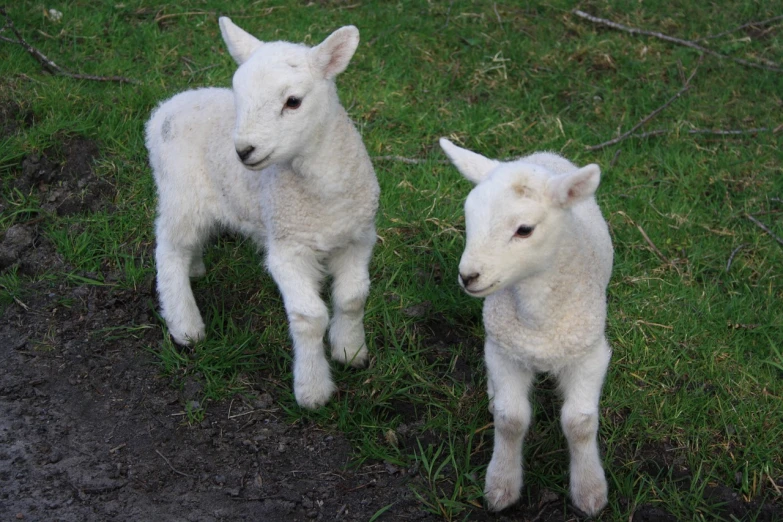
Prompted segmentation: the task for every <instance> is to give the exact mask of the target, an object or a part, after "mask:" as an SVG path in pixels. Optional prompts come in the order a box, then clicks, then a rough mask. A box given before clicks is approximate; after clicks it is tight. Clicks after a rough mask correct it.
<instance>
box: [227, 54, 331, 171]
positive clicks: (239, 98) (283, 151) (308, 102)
mask: <svg viewBox="0 0 783 522" xmlns="http://www.w3.org/2000/svg"><path fill="white" fill-rule="evenodd" d="M308 51H309V49H307V48H306V47H302V46H297V45H294V44H287V43H284V42H274V43H268V44H264V46H263V47H262V48H261V49H259V50H258V51H257V52H256V53H255V54H254V55H253V56H252V57H251V58H250V59H249V60H248V61H247V62H245V63H243V64H242V65H241V66H240V67H239V69H237V71H236V73H235V74H234V81H233V87H234V96H235V100H236V102H235V103H236V125H235V127H234V145H235V148H236V151H237V155H238V156H239V158H240V160H241V161H242V163H244V164H245V166H246V167H247V168H249V169H252V170H260V169H263V168H265V167H267V166H269V165H270V164H272V163H281V162H287V161H291V160H292V159H293V158H294V157H295V156H297V155H298V154H300V153H301V152H302V149H303V147H306V146H307V145H308V144H309V143H310V142H311V141H312V134H313V132H314V131H315V130H317V129H318V128H319V127H321V126H322V125H323V120H324V118H326V117H327V115H328V110H327V106H328V103H329V97H328V94H329V92H328V91H329V88H330V86H331V87H332V88H333V85H334V84H333V83H332V82H329V81H327V80H324V79H321V80H320V81H319V80H318V78H317V77H316V76H315V75H314V74H313V70H312V67H311V65H310V62H309V60H308Z"/></svg>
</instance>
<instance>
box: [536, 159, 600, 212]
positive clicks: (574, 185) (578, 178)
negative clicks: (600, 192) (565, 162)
mask: <svg viewBox="0 0 783 522" xmlns="http://www.w3.org/2000/svg"><path fill="white" fill-rule="evenodd" d="M600 182H601V168H600V167H599V166H598V165H596V164H595V163H591V164H590V165H586V166H584V167H582V168H581V169H579V170H575V171H573V172H569V173H568V174H563V175H561V176H555V177H553V178H550V179H549V183H548V184H547V193H548V194H549V198H550V199H551V200H552V202H553V203H554V204H555V205H558V206H560V207H562V208H567V207H570V206H572V205H574V204H576V203H579V202H580V201H583V200H585V199H587V198H589V197H592V196H593V194H595V191H596V189H597V188H598V184H599V183H600Z"/></svg>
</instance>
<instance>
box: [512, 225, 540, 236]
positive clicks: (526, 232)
mask: <svg viewBox="0 0 783 522" xmlns="http://www.w3.org/2000/svg"><path fill="white" fill-rule="evenodd" d="M534 228H535V227H529V226H527V225H522V226H521V227H519V228H518V229H517V232H516V234H514V237H522V238H525V237H530V236H531V235H532V234H533V229H534Z"/></svg>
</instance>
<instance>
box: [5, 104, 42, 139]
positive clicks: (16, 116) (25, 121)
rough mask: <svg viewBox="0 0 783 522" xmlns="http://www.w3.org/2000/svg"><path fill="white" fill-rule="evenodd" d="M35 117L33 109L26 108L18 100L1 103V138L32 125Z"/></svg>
mask: <svg viewBox="0 0 783 522" xmlns="http://www.w3.org/2000/svg"><path fill="white" fill-rule="evenodd" d="M34 118H35V116H34V114H33V112H32V111H30V110H27V109H25V108H24V107H22V106H21V105H19V104H18V103H16V102H11V101H6V102H3V103H0V139H2V138H6V137H8V136H11V135H12V134H16V133H17V132H19V130H21V129H26V128H28V127H30V126H31V125H32V124H33V122H34Z"/></svg>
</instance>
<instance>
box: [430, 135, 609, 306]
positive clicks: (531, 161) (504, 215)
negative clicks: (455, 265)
mask: <svg viewBox="0 0 783 522" xmlns="http://www.w3.org/2000/svg"><path fill="white" fill-rule="evenodd" d="M440 146H441V147H442V148H443V151H444V152H445V153H446V155H447V156H448V157H449V159H450V160H451V162H452V163H453V164H454V166H455V167H457V169H459V171H460V172H461V173H462V175H463V176H465V178H467V179H468V180H470V181H472V182H473V183H476V187H475V188H474V189H473V191H471V193H470V194H469V195H468V199H467V201H465V229H466V232H467V242H466V245H465V252H464V253H463V254H462V260H461V261H460V264H459V274H460V275H459V282H460V284H461V285H462V287H463V288H464V289H465V291H466V292H467V293H469V294H470V295H473V296H476V297H484V296H487V295H489V294H491V293H493V292H497V291H498V290H501V289H503V288H506V287H508V286H510V285H513V284H515V283H517V282H519V281H521V280H522V279H525V278H527V277H531V276H533V275H535V274H537V273H540V272H542V271H544V270H547V269H548V268H550V267H552V266H554V264H555V257H556V255H557V251H558V250H559V247H560V244H561V241H562V238H563V234H564V231H565V230H567V229H568V227H569V223H568V220H569V216H570V215H571V214H570V212H571V207H573V206H574V205H576V204H577V203H579V202H581V201H585V200H587V199H589V198H592V197H593V195H594V193H595V190H596V189H597V188H598V184H599V182H600V179H601V169H599V168H598V165H595V164H591V165H587V166H585V167H582V168H577V167H576V166H575V165H574V164H572V163H571V162H569V161H568V160H566V159H564V158H562V157H560V156H558V155H556V154H553V153H548V152H542V153H537V154H533V155H531V156H528V157H527V158H523V159H521V160H517V161H513V162H509V163H503V162H500V161H497V160H493V159H489V158H486V157H484V156H482V155H481V154H477V153H475V152H471V151H469V150H467V149H463V148H461V147H458V146H456V145H454V144H453V143H451V142H450V141H449V140H447V139H445V138H441V140H440Z"/></svg>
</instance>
